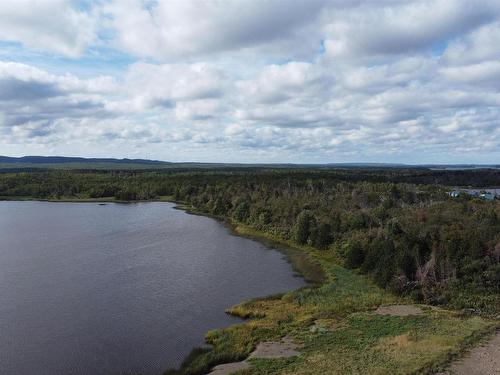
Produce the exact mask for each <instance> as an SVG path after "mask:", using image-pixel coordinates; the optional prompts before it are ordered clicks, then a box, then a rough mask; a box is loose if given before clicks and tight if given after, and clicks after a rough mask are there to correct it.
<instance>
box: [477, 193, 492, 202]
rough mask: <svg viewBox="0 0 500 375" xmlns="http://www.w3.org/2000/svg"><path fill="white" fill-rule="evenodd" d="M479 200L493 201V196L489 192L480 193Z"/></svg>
mask: <svg viewBox="0 0 500 375" xmlns="http://www.w3.org/2000/svg"><path fill="white" fill-rule="evenodd" d="M479 197H480V198H481V199H484V200H485V201H492V200H494V199H495V195H494V194H493V193H490V192H486V193H482V194H480V195H479Z"/></svg>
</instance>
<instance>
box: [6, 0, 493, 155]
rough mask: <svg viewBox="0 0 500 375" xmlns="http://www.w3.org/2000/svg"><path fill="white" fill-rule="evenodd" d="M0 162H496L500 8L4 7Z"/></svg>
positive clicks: (225, 0)
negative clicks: (30, 158)
mask: <svg viewBox="0 0 500 375" xmlns="http://www.w3.org/2000/svg"><path fill="white" fill-rule="evenodd" d="M0 155H11V156H20V155H66V156H92V157H129V158H132V157H140V158H151V159H160V160H169V161H219V162H296V163H325V162H370V161H371V162H404V163H464V162H465V163H499V162H500V1H498V0H492V1H488V0H476V1H470V0H429V1H426V0H422V1H411V0H409V1H405V0H380V1H376V0H366V1H363V0H295V1H293V0H248V1H246V0H232V1H229V0H205V1H203V0H165V1H163V0H157V1H154V0H116V1H115V0H100V1H77V0H38V1H36V0H31V1H29V0H3V1H1V2H0Z"/></svg>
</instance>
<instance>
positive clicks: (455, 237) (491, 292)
mask: <svg viewBox="0 0 500 375" xmlns="http://www.w3.org/2000/svg"><path fill="white" fill-rule="evenodd" d="M460 186H463V187H478V188H481V187H493V186H500V171H499V170H493V169H484V170H460V171H459V170H430V169H417V168H416V169H396V168H386V169H356V168H353V169H280V170H273V169H268V168H260V169H259V168H232V169H220V170H190V169H179V170H169V171H88V170H87V171H83V170H81V171H30V172H22V171H19V172H5V173H0V198H2V199H23V198H24V199H25V198H32V199H50V200H58V199H109V200H116V201H135V200H155V199H164V200H171V201H176V202H181V203H184V204H185V205H187V206H189V207H191V208H192V209H193V210H196V211H199V212H201V213H206V214H210V215H213V216H217V217H219V218H222V219H225V220H228V221H230V222H232V223H241V224H244V225H246V226H248V227H251V228H253V229H254V230H255V231H258V232H260V233H265V234H266V235H268V236H270V237H273V238H276V239H280V240H284V241H287V242H289V243H292V244H293V245H296V246H298V247H304V248H307V247H310V248H315V249H319V250H320V251H323V252H327V253H330V254H331V257H332V259H334V260H335V262H336V263H337V264H339V265H341V266H344V267H346V268H350V269H353V270H355V272H359V273H362V274H365V275H368V276H369V277H370V278H371V279H372V280H373V281H374V282H375V283H376V284H378V285H379V286H381V287H383V288H385V289H386V290H389V291H391V292H393V293H396V294H398V295H400V296H407V297H408V298H411V299H413V300H414V301H416V302H423V303H428V304H434V305H443V306H449V307H452V308H457V309H467V310H468V311H471V312H473V313H477V314H484V315H492V314H498V312H499V311H500V200H498V199H497V200H494V201H483V200H481V199H479V198H477V197H471V196H467V195H463V196H460V197H458V198H452V197H450V196H449V194H448V192H449V191H450V190H452V189H454V188H456V187H460Z"/></svg>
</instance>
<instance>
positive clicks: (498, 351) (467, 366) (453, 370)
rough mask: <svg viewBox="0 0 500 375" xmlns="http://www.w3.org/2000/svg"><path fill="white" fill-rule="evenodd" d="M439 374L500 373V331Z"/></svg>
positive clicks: (478, 374)
mask: <svg viewBox="0 0 500 375" xmlns="http://www.w3.org/2000/svg"><path fill="white" fill-rule="evenodd" d="M439 375H500V332H497V333H496V334H495V336H493V337H492V338H491V339H489V340H488V341H487V342H486V343H484V344H483V345H481V346H478V347H476V348H474V349H472V350H471V351H470V352H469V353H467V354H466V355H465V357H463V358H461V359H459V360H458V361H456V362H454V363H453V364H452V365H451V366H450V368H449V369H448V370H446V371H445V372H442V373H441V374H439Z"/></svg>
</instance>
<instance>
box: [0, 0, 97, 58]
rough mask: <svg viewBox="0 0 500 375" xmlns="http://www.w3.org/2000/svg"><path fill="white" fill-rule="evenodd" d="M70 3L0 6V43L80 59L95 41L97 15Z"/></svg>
mask: <svg viewBox="0 0 500 375" xmlns="http://www.w3.org/2000/svg"><path fill="white" fill-rule="evenodd" d="M74 4H75V3H74V2H73V1H70V0H41V1H34V0H17V1H2V2H1V3H0V40H6V41H14V42H20V43H22V44H23V45H25V46H26V47H29V48H32V49H36V50H47V51H51V52H55V53H58V54H62V55H65V56H69V57H74V58H76V57H78V56H81V55H82V54H83V52H84V50H85V48H86V47H87V46H89V45H90V44H91V43H92V42H94V41H95V40H96V32H97V21H98V15H97V13H96V12H95V11H89V12H86V11H82V10H78V9H76V8H75V6H74Z"/></svg>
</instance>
